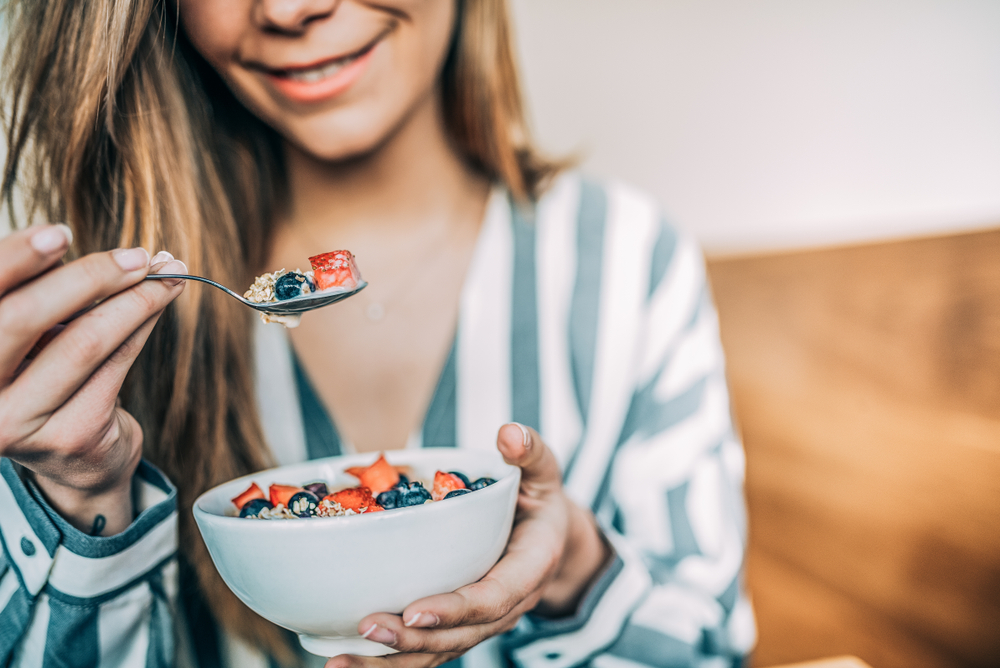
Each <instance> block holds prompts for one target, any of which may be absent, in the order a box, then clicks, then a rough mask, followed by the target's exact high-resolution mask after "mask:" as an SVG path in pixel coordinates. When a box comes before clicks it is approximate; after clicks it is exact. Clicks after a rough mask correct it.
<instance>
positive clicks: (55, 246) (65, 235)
mask: <svg viewBox="0 0 1000 668" xmlns="http://www.w3.org/2000/svg"><path fill="white" fill-rule="evenodd" d="M71 243H73V231H72V230H71V229H69V227H68V226H67V225H63V224H61V223H60V224H59V225H46V226H45V227H43V228H42V229H40V230H39V231H38V232H35V233H34V234H33V235H32V236H31V247H32V248H34V249H35V250H36V251H38V252H39V253H42V254H43V255H48V254H49V253H55V252H56V251H59V250H62V249H63V248H68V247H69V245H70V244H71Z"/></svg>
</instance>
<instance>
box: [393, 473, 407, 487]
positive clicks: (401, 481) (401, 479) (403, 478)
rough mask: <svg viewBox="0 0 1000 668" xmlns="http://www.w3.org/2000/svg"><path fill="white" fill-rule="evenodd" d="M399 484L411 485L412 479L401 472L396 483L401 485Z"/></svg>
mask: <svg viewBox="0 0 1000 668" xmlns="http://www.w3.org/2000/svg"><path fill="white" fill-rule="evenodd" d="M399 486H403V487H409V486H410V479H409V478H407V477H406V476H405V475H403V474H402V473H400V474H399V482H397V483H396V487H399Z"/></svg>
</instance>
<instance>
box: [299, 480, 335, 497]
mask: <svg viewBox="0 0 1000 668" xmlns="http://www.w3.org/2000/svg"><path fill="white" fill-rule="evenodd" d="M302 488H303V489H305V490H306V491H308V492H312V493H313V494H315V495H316V498H318V499H322V498H323V497H324V496H326V495H327V494H329V493H330V490H329V489H327V487H326V483H325V482H311V483H309V484H308V485H303V486H302Z"/></svg>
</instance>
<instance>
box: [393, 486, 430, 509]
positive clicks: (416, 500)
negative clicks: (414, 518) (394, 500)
mask: <svg viewBox="0 0 1000 668" xmlns="http://www.w3.org/2000/svg"><path fill="white" fill-rule="evenodd" d="M430 500H431V493H430V492H428V491H427V490H426V489H425V488H424V486H423V485H421V484H420V483H419V482H411V483H410V486H409V489H407V491H406V492H405V493H404V494H403V495H402V496H401V498H400V503H399V505H400V507H402V508H406V507H407V506H419V505H423V503H424V502H425V501H430Z"/></svg>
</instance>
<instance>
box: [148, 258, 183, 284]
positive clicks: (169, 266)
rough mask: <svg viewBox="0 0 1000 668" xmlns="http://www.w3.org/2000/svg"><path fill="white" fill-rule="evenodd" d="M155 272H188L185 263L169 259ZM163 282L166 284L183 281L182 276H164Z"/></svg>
mask: <svg viewBox="0 0 1000 668" xmlns="http://www.w3.org/2000/svg"><path fill="white" fill-rule="evenodd" d="M156 273H157V274H186V273H188V268H187V265H186V264H184V263H183V262H181V261H180V260H170V262H167V263H166V264H164V265H163V266H162V267H159V268H158V269H157V270H156ZM163 282H164V283H166V284H167V285H180V284H181V283H183V282H184V279H183V278H165V279H163Z"/></svg>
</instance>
